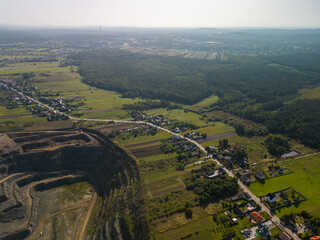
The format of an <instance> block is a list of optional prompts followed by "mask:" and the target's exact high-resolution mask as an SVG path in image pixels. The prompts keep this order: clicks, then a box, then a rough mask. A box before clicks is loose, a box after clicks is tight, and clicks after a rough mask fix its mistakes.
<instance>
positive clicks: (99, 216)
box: [0, 129, 149, 240]
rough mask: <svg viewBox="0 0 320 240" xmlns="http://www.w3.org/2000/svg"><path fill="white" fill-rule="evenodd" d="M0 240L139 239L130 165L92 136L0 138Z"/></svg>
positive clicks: (141, 231)
mask: <svg viewBox="0 0 320 240" xmlns="http://www.w3.org/2000/svg"><path fill="white" fill-rule="evenodd" d="M0 149H1V152H0V239H4V240H8V239H127V238H126V236H132V237H133V238H135V239H146V238H148V236H149V232H148V227H147V223H146V220H145V218H144V217H143V216H144V214H143V211H144V210H143V209H142V207H141V206H142V205H143V204H141V203H142V201H143V199H142V193H141V186H140V176H139V171H138V169H137V166H136V162H135V160H134V159H133V158H132V157H131V156H130V155H128V154H127V153H126V152H125V151H124V150H122V149H121V148H119V147H118V146H116V145H115V144H114V143H112V142H111V141H110V140H109V139H108V138H107V137H106V136H105V135H103V134H102V133H100V132H97V131H93V130H87V129H82V130H65V131H37V132H15V133H9V134H1V135H0Z"/></svg>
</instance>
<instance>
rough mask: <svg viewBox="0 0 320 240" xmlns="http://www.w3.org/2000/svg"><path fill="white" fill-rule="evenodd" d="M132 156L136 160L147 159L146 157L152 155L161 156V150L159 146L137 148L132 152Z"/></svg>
mask: <svg viewBox="0 0 320 240" xmlns="http://www.w3.org/2000/svg"><path fill="white" fill-rule="evenodd" d="M132 154H133V155H134V156H135V157H136V158H142V157H148V156H152V155H158V154H161V149H160V146H155V147H154V146H151V147H146V148H139V149H135V150H132Z"/></svg>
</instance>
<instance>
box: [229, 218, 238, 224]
mask: <svg viewBox="0 0 320 240" xmlns="http://www.w3.org/2000/svg"><path fill="white" fill-rule="evenodd" d="M231 221H232V222H233V223H234V224H238V223H239V222H238V219H237V218H232V219H231Z"/></svg>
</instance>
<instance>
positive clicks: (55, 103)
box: [39, 97, 75, 114]
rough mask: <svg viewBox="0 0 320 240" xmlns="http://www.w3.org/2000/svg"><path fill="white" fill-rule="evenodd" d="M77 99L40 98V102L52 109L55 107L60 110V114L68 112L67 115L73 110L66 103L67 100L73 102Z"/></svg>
mask: <svg viewBox="0 0 320 240" xmlns="http://www.w3.org/2000/svg"><path fill="white" fill-rule="evenodd" d="M74 99H75V97H74V98H73V97H69V98H66V99H65V98H63V97H60V98H48V97H41V98H39V101H40V102H42V103H44V104H47V105H49V106H50V107H54V108H56V109H59V111H60V112H66V113H68V114H69V113H71V112H72V111H71V108H70V107H69V106H68V104H66V103H64V101H65V100H68V101H72V100H74Z"/></svg>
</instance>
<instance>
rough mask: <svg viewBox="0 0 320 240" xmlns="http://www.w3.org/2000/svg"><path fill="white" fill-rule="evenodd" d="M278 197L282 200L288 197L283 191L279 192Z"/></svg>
mask: <svg viewBox="0 0 320 240" xmlns="http://www.w3.org/2000/svg"><path fill="white" fill-rule="evenodd" d="M280 197H282V198H283V199H284V200H288V198H289V197H288V195H287V194H286V193H285V192H281V193H280Z"/></svg>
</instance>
